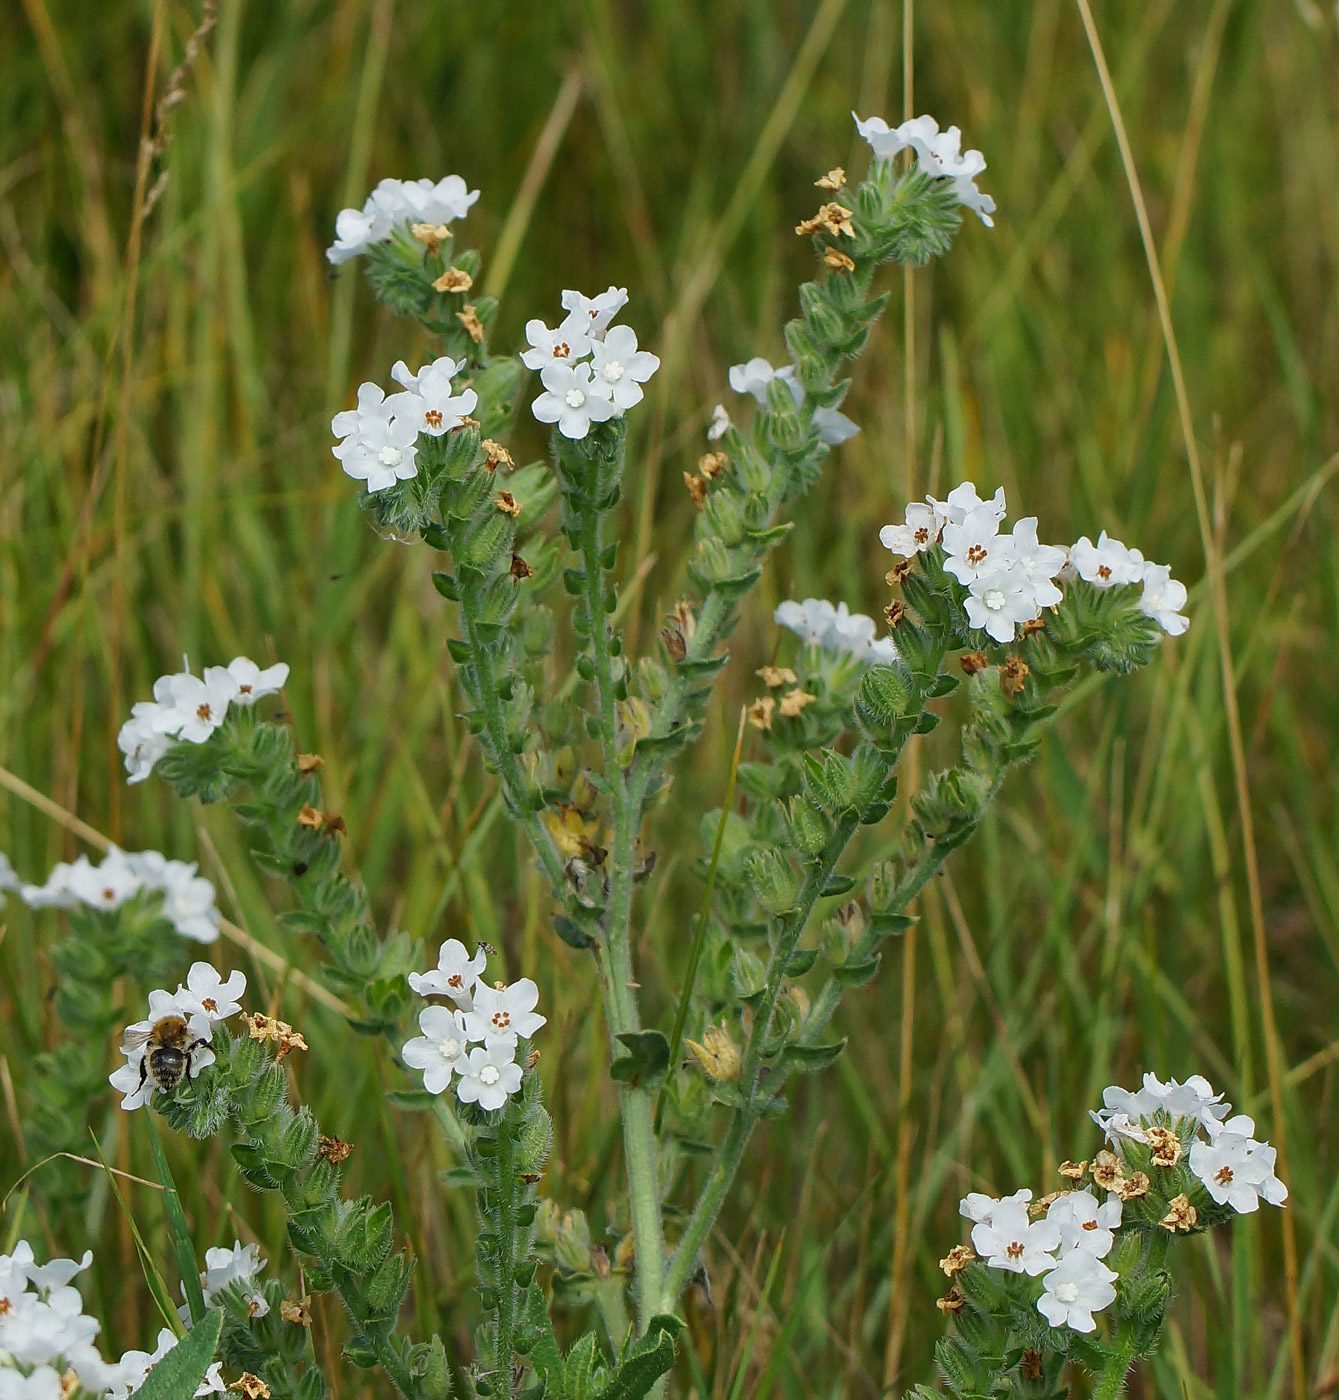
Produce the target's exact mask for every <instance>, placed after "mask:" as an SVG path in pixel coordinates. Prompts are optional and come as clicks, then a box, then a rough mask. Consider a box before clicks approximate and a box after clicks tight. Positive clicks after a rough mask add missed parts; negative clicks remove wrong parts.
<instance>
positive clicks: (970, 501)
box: [925, 481, 1005, 525]
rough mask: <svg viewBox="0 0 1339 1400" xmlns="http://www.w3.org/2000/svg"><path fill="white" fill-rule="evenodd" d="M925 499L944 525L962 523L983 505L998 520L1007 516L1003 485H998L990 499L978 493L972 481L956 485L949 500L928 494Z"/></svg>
mask: <svg viewBox="0 0 1339 1400" xmlns="http://www.w3.org/2000/svg"><path fill="white" fill-rule="evenodd" d="M925 499H926V501H927V502H928V503H929V505H930V508H931V509H932V510H933V511H934V513H935V515H936V516H938V517H939V521H940V523H941V524H943V525H961V524H962V523H963V521H964V520H966V519H967V517H968V516H969V515H970V514H971V513H972V511H974V510H980V509H981V508H982V507H983V506H984V507H985V508H986V509H987V510H988V511H990V513H991V514H992V515H993V516H994V517H995V519H996V520H1003V519H1004V516H1005V504H1004V487H1003V486H1000V487H997V488H996V490H995V494H994V495H993V496H992V497H991V498H990V500H988V501H983V500H982V499H981V498H980V496H978V495H977V494H976V486H975V484H974V483H973V482H970V481H964V482H962V483H960V484H959V485H957V486H955V487H954V488H953V490H952V491H950V492H949V493H948V499H947V500H943V501H937V500H935V498H934V497H933V496H927V497H926V498H925Z"/></svg>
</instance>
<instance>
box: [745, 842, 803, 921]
mask: <svg viewBox="0 0 1339 1400" xmlns="http://www.w3.org/2000/svg"><path fill="white" fill-rule="evenodd" d="M744 870H745V874H746V875H747V876H748V880H749V884H750V885H752V887H753V893H754V894H755V895H756V896H757V898H758V903H759V904H761V905H762V906H763V908H764V909H766V910H767V911H768V913H771V914H784V913H785V912H786V911H787V910H790V909H793V908H794V907H795V901H796V899H797V898H798V897H799V893H800V879H799V876H798V875H797V874H796V873H795V870H794V869H793V868H792V866H791V864H790V862H789V861H788V860H787V859H786V858H785V857H784V856H783V855H782V854H781V853H780V852H779V851H776V850H772V849H770V848H763V849H762V850H758V851H754V853H753V854H752V855H751V856H750V857H749V858H748V860H747V861H746V862H745V866H744Z"/></svg>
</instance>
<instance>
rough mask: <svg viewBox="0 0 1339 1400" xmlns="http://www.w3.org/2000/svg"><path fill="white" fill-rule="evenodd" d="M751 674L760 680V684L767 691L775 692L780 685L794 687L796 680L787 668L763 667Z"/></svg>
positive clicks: (794, 675) (793, 673) (792, 672)
mask: <svg viewBox="0 0 1339 1400" xmlns="http://www.w3.org/2000/svg"><path fill="white" fill-rule="evenodd" d="M753 674H754V675H755V676H760V677H761V678H762V683H763V684H764V685H765V686H766V687H767V688H768V690H775V689H776V688H777V687H778V686H782V685H794V684H795V682H796V680H797V679H798V677H797V676H796V674H795V672H794V671H792V670H791V669H790V667H789V666H763V667H761V668H760V669H759V670H757V671H755V672H754V673H753Z"/></svg>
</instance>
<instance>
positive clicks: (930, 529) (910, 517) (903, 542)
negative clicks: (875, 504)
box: [879, 501, 941, 559]
mask: <svg viewBox="0 0 1339 1400" xmlns="http://www.w3.org/2000/svg"><path fill="white" fill-rule="evenodd" d="M940 528H941V526H940V521H939V518H938V516H936V515H935V512H934V508H933V507H932V506H928V505H922V504H921V503H920V502H919V501H912V502H911V503H910V504H909V505H908V506H907V514H906V519H905V520H904V522H903V523H902V524H901V525H885V526H884V527H883V529H882V530H880V531H879V543H880V544H881V545H882V546H883V547H884V548H885V549H887V550H890V551H891V552H892V553H893V554H896V555H897V556H898V557H899V558H902V559H910V558H911V557H912V556H913V555H916V554H924V553H925V552H926V551H927V550H930V549H933V548H934V546H935V542H936V541H937V540H938V539H939V531H940Z"/></svg>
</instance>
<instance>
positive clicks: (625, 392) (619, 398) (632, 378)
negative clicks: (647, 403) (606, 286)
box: [591, 326, 660, 412]
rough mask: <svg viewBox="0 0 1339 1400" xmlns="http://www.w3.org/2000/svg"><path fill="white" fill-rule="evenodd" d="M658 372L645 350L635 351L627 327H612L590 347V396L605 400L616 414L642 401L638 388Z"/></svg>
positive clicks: (656, 361)
mask: <svg viewBox="0 0 1339 1400" xmlns="http://www.w3.org/2000/svg"><path fill="white" fill-rule="evenodd" d="M659 368H660V359H659V357H658V356H656V355H653V354H652V353H651V352H650V351H649V350H638V348H637V333H636V332H635V331H634V330H633V329H632V327H631V326H613V327H611V329H610V330H609V331H607V332H606V334H605V337H604V339H603V340H597V341H596V342H595V343H594V344H593V345H592V346H591V369H592V370H593V372H594V376H595V378H594V383H593V389H594V392H595V393H597V394H599V395H600V396H601V397H602V398H607V399H609V400H610V401H611V402H612V403H613V405H614V407H615V408H617V409H618V410H619V411H620V412H622V411H625V410H627V409H629V408H631V407H632V406H633V405H634V404H637V403H640V402H641V401H642V388H641V386H642V385H643V384H644V383H645V382H646V381H647V380H648V379H650V377H651V376H652V375H653V374H654V373H655V372H656V370H658V369H659Z"/></svg>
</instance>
